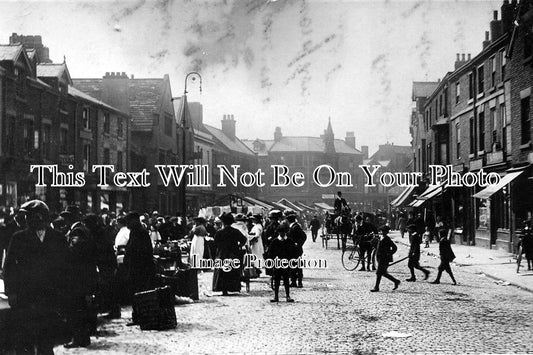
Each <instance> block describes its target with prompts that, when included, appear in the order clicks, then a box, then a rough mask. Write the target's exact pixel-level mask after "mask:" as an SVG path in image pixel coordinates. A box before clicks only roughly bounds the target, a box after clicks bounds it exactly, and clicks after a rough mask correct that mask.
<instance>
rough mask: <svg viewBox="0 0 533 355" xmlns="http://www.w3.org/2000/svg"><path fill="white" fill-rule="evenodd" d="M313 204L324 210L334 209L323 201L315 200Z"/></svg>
mask: <svg viewBox="0 0 533 355" xmlns="http://www.w3.org/2000/svg"><path fill="white" fill-rule="evenodd" d="M315 206H317V207H318V208H321V209H323V210H326V211H327V210H333V209H334V208H333V207H332V206H330V205H328V204H327V203H325V202H315Z"/></svg>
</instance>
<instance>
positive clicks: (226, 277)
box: [213, 226, 247, 292]
mask: <svg viewBox="0 0 533 355" xmlns="http://www.w3.org/2000/svg"><path fill="white" fill-rule="evenodd" d="M246 241H247V238H246V237H245V236H244V235H243V234H242V233H241V232H240V231H238V230H237V229H235V228H233V227H231V226H226V227H224V228H223V229H221V230H219V231H217V232H216V234H215V248H216V256H215V258H216V259H220V260H224V259H239V260H241V266H242V256H243V254H242V252H241V248H242V246H244V245H246ZM240 290H241V270H240V269H231V270H230V271H227V272H226V271H223V270H222V269H218V268H216V269H215V271H214V273H213V291H231V292H236V291H240Z"/></svg>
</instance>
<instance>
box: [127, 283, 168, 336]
mask: <svg viewBox="0 0 533 355" xmlns="http://www.w3.org/2000/svg"><path fill="white" fill-rule="evenodd" d="M133 307H134V308H135V313H136V322H138V323H139V325H140V326H141V330H165V329H174V328H176V326H177V320H176V310H175V309H174V293H173V292H172V289H171V288H170V287H168V286H165V287H159V288H156V289H155V290H150V291H144V292H138V293H136V294H135V295H134V297H133Z"/></svg>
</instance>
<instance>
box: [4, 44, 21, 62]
mask: <svg viewBox="0 0 533 355" xmlns="http://www.w3.org/2000/svg"><path fill="white" fill-rule="evenodd" d="M21 50H22V45H21V44H15V45H13V44H1V45H0V61H2V60H15V59H17V57H18V54H19V52H20V51H21Z"/></svg>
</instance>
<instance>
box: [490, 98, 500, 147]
mask: <svg viewBox="0 0 533 355" xmlns="http://www.w3.org/2000/svg"><path fill="white" fill-rule="evenodd" d="M489 115H490V118H489V119H490V122H491V123H492V144H493V145H495V148H496V149H498V146H499V142H500V135H499V127H500V123H499V121H498V115H496V107H493V108H491V109H490V112H489Z"/></svg>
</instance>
